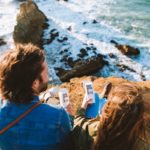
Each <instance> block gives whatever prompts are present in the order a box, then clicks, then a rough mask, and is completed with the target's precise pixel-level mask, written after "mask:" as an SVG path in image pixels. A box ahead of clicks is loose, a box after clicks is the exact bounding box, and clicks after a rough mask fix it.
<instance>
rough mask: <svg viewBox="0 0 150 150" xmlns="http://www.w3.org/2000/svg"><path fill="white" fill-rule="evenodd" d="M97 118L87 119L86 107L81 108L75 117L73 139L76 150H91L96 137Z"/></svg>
mask: <svg viewBox="0 0 150 150" xmlns="http://www.w3.org/2000/svg"><path fill="white" fill-rule="evenodd" d="M98 124H99V121H98V120H97V119H86V118H85V109H79V110H78V111H77V115H76V116H75V119H74V127H73V131H72V139H73V143H74V145H75V150H90V149H91V146H92V144H93V141H94V139H95V137H96V133H97V130H98V129H97V128H96V127H97V126H98Z"/></svg>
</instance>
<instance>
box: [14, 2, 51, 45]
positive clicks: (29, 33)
mask: <svg viewBox="0 0 150 150" xmlns="http://www.w3.org/2000/svg"><path fill="white" fill-rule="evenodd" d="M46 21H47V18H46V16H45V15H44V14H43V12H41V11H40V10H39V9H38V6H37V5H36V4H35V3H34V2H32V0H29V1H27V2H24V3H22V4H21V5H20V12H19V14H18V15H17V25H16V26H15V28H14V33H13V38H14V41H15V44H17V43H22V44H24V43H33V44H35V45H37V46H41V45H42V34H43V29H45V28H46V27H48V24H47V23H46Z"/></svg>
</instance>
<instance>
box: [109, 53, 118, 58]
mask: <svg viewBox="0 0 150 150" xmlns="http://www.w3.org/2000/svg"><path fill="white" fill-rule="evenodd" d="M108 55H109V57H110V58H116V56H115V55H114V54H113V53H109V54H108Z"/></svg>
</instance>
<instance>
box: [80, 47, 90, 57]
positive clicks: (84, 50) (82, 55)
mask: <svg viewBox="0 0 150 150" xmlns="http://www.w3.org/2000/svg"><path fill="white" fill-rule="evenodd" d="M87 55H88V53H87V50H86V49H84V48H81V49H80V53H79V54H78V56H79V57H81V58H83V57H85V56H87Z"/></svg>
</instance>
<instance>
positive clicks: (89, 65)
mask: <svg viewBox="0 0 150 150" xmlns="http://www.w3.org/2000/svg"><path fill="white" fill-rule="evenodd" d="M104 64H105V61H104V60H103V56H102V55H100V56H99V57H96V56H93V57H91V58H90V59H86V60H79V61H77V62H75V64H74V65H73V68H72V69H71V70H65V69H62V68H57V71H58V74H57V75H58V76H59V77H60V79H61V81H69V80H70V79H71V78H73V77H80V76H83V75H88V74H91V73H94V72H96V71H98V70H99V69H101V68H102V67H103V66H104Z"/></svg>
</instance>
